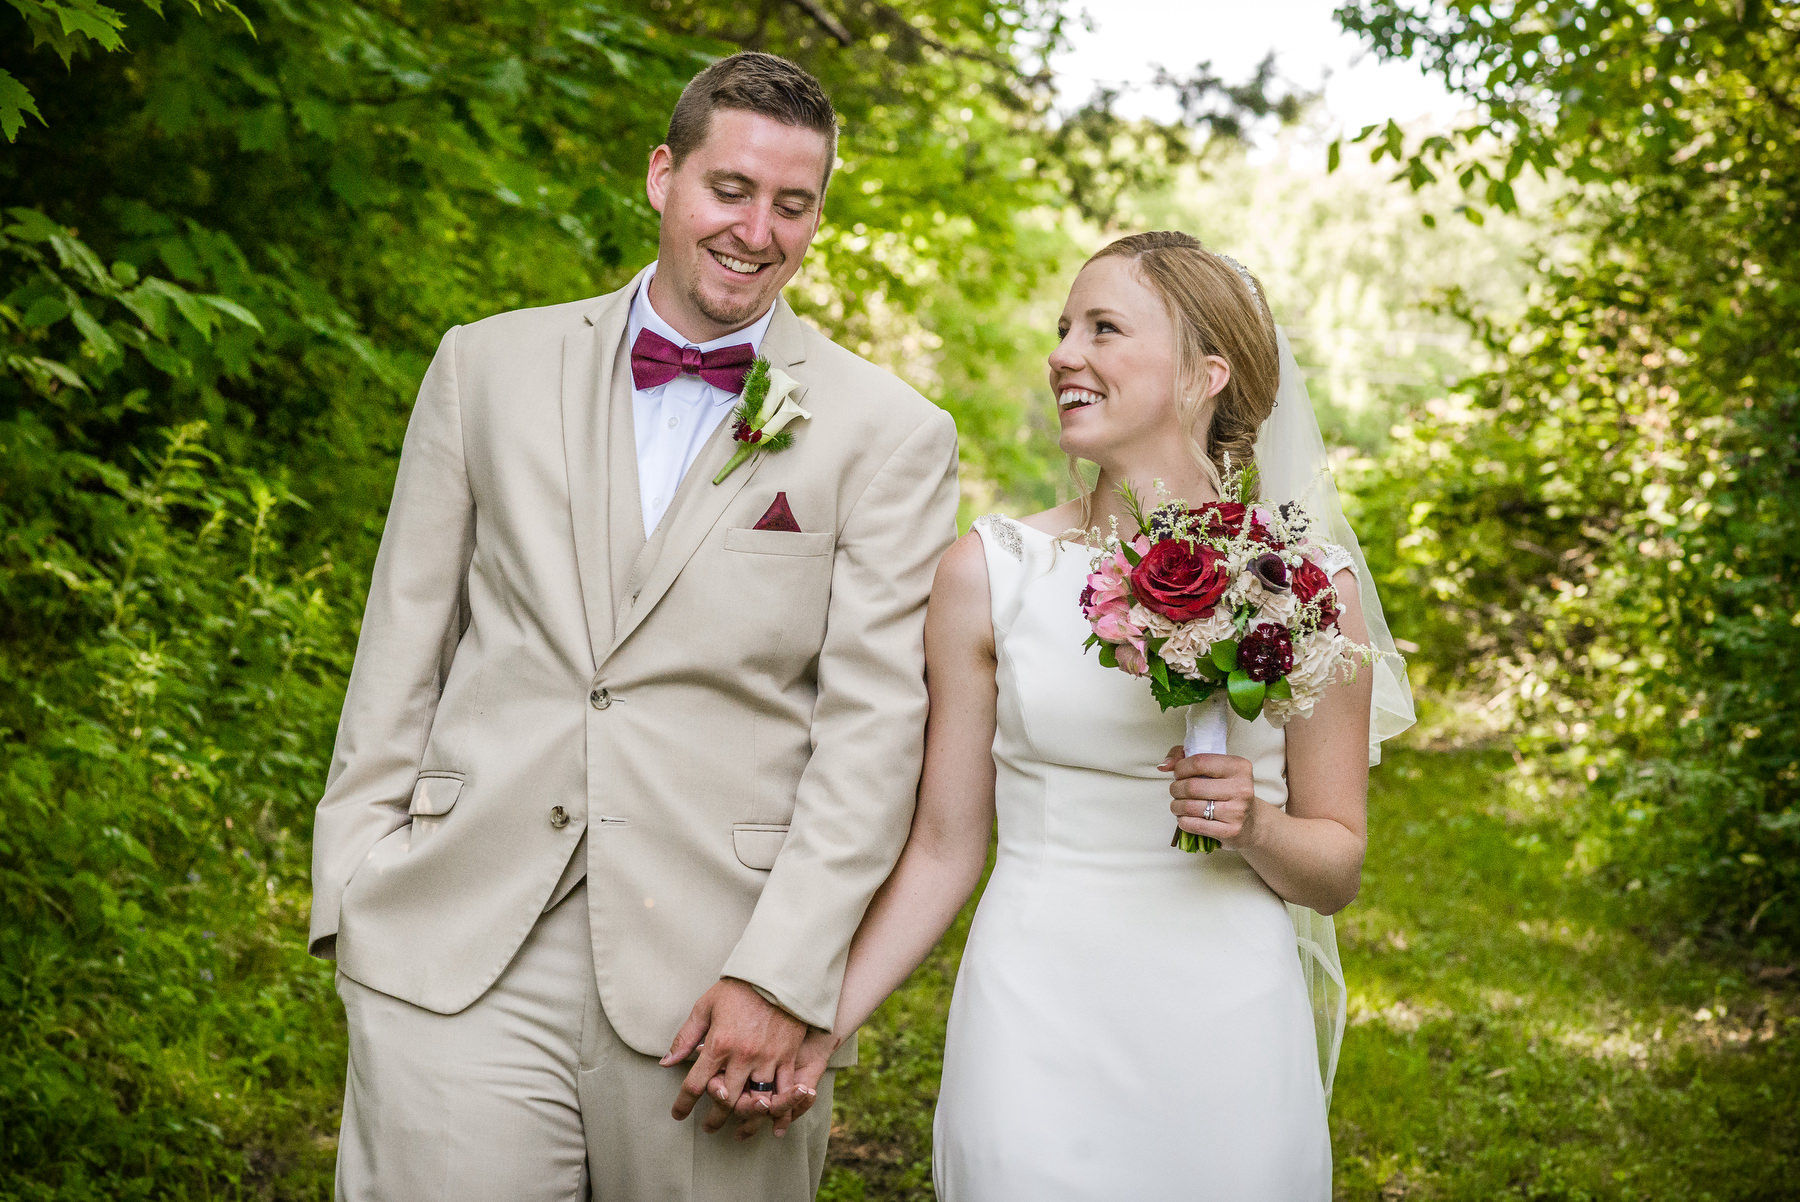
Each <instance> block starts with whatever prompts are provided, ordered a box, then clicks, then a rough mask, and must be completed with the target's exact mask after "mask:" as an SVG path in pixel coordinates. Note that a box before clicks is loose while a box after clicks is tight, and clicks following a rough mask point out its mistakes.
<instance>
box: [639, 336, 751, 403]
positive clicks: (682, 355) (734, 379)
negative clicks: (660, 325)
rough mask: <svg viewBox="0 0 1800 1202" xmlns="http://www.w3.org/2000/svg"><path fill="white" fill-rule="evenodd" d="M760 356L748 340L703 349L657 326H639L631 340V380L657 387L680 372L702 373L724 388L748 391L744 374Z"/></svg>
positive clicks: (704, 377)
mask: <svg viewBox="0 0 1800 1202" xmlns="http://www.w3.org/2000/svg"><path fill="white" fill-rule="evenodd" d="M755 360H756V348H755V347H753V346H751V345H750V344H749V343H748V342H739V343H735V344H733V345H731V346H722V347H720V348H719V349H718V350H716V351H703V350H701V349H700V348H699V347H697V346H676V345H675V344H674V343H673V342H670V341H669V340H668V339H667V338H664V337H663V336H662V335H661V334H658V333H656V331H654V330H648V329H645V330H639V331H638V336H637V341H636V342H634V343H632V344H631V384H632V387H634V388H640V389H642V388H655V387H656V386H657V385H659V384H667V383H668V382H669V381H670V380H673V379H674V378H675V377H676V376H684V375H685V376H699V377H700V378H701V379H702V380H705V381H706V382H707V383H708V384H711V385H712V386H713V387H714V388H717V389H719V390H720V391H721V392H730V393H739V392H742V391H744V377H745V376H747V375H749V374H750V364H751V363H753V362H754V361H755Z"/></svg>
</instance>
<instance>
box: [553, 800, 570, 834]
mask: <svg viewBox="0 0 1800 1202" xmlns="http://www.w3.org/2000/svg"><path fill="white" fill-rule="evenodd" d="M550 825H551V826H553V827H555V828H556V829H557V830H559V831H560V830H561V829H562V828H563V827H565V826H567V825H569V811H567V810H565V809H563V808H562V807H561V806H551V807H550Z"/></svg>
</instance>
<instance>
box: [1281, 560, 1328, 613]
mask: <svg viewBox="0 0 1800 1202" xmlns="http://www.w3.org/2000/svg"><path fill="white" fill-rule="evenodd" d="M1289 582H1290V583H1291V584H1292V585H1293V588H1294V596H1295V597H1296V598H1297V599H1298V600H1299V601H1300V603H1301V604H1302V605H1306V604H1308V603H1316V604H1317V605H1318V607H1319V622H1320V623H1321V624H1322V625H1325V626H1331V625H1335V624H1336V622H1337V619H1338V605H1337V590H1336V589H1334V588H1332V587H1331V577H1329V576H1327V575H1326V574H1325V569H1324V568H1322V567H1320V566H1319V565H1318V564H1316V563H1314V562H1313V561H1312V560H1310V559H1306V560H1302V561H1301V562H1300V566H1299V567H1297V568H1295V569H1294V571H1293V574H1292V576H1291V577H1290V581H1289Z"/></svg>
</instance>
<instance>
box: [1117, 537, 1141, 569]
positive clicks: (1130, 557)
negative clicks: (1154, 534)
mask: <svg viewBox="0 0 1800 1202" xmlns="http://www.w3.org/2000/svg"><path fill="white" fill-rule="evenodd" d="M1119 550H1121V551H1123V552H1124V553H1125V562H1126V563H1128V564H1130V565H1131V566H1132V567H1134V568H1135V567H1137V566H1138V565H1139V564H1140V563H1143V562H1144V557H1143V556H1142V555H1139V554H1138V553H1137V551H1136V549H1135V548H1133V547H1132V545H1131V544H1130V543H1120V544H1119Z"/></svg>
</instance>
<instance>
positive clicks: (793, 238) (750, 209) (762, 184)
mask: <svg viewBox="0 0 1800 1202" xmlns="http://www.w3.org/2000/svg"><path fill="white" fill-rule="evenodd" d="M830 156H831V143H830V141H829V139H827V138H826V137H825V136H824V135H822V134H820V133H818V132H816V131H814V130H810V129H803V128H800V127H797V126H792V125H784V124H782V123H781V122H779V121H776V120H774V119H773V118H770V117H765V116H761V115H759V114H756V113H749V112H745V111H743V110H739V109H719V110H716V111H715V112H714V113H713V114H712V118H711V121H710V123H709V126H708V128H707V132H706V139H705V140H704V141H703V142H701V144H700V145H699V146H697V147H695V148H694V149H693V151H692V152H690V153H689V154H688V155H687V157H686V158H684V159H682V160H681V162H679V163H677V162H675V160H674V157H673V155H672V154H671V152H670V150H669V148H668V147H667V146H660V147H658V148H657V149H656V152H655V153H654V154H652V155H651V157H650V173H649V177H648V180H647V181H646V192H647V193H648V195H649V198H650V203H651V205H652V206H653V207H654V208H655V209H656V211H657V212H659V213H661V214H662V227H661V230H660V233H659V235H658V239H657V264H658V265H657V271H656V276H655V278H654V279H653V280H652V281H651V284H650V298H651V302H652V303H653V304H654V305H655V306H656V310H657V312H658V313H661V314H662V315H663V316H664V319H665V320H667V321H668V322H669V323H670V324H672V325H673V326H674V327H675V328H676V329H677V330H679V331H681V333H683V334H685V335H686V336H687V337H688V338H691V339H692V340H694V341H695V342H706V341H710V340H711V339H714V338H720V337H723V336H724V335H726V334H730V333H733V332H734V331H737V330H741V329H743V328H744V327H745V326H747V325H750V324H751V323H752V322H754V321H755V320H756V319H757V318H759V317H761V316H762V315H763V314H764V313H766V312H767V311H768V309H769V306H770V305H772V304H774V303H775V298H776V297H777V296H779V295H780V293H781V289H782V287H783V286H784V285H786V283H787V282H788V281H789V280H790V279H792V278H793V276H794V273H795V272H796V271H798V270H799V268H800V262H801V260H802V259H804V258H805V257H806V250H807V247H808V246H810V245H811V244H812V239H813V235H814V234H815V233H816V232H817V231H818V228H819V217H820V211H821V205H822V203H823V200H824V188H825V178H826V174H827V171H828V169H829V168H830V166H831V161H830Z"/></svg>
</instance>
